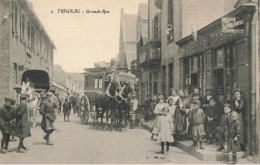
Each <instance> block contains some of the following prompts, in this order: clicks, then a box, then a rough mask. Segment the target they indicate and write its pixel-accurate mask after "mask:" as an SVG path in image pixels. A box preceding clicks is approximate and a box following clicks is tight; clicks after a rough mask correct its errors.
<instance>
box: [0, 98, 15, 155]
mask: <svg viewBox="0 0 260 165" xmlns="http://www.w3.org/2000/svg"><path fill="white" fill-rule="evenodd" d="M12 101H13V99H12V98H10V97H6V98H5V104H4V105H3V106H1V107H0V130H1V132H2V140H1V151H0V152H1V154H5V153H6V152H7V151H8V144H9V141H10V136H11V134H12V133H13V127H12V124H11V121H12V120H13V119H14V118H15V114H14V110H13V107H12V106H11V104H12Z"/></svg>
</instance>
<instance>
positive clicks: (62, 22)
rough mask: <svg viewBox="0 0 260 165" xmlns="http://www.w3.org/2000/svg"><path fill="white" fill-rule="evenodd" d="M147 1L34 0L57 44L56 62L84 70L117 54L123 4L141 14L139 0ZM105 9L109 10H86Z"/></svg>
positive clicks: (66, 66)
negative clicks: (75, 10) (62, 11)
mask: <svg viewBox="0 0 260 165" xmlns="http://www.w3.org/2000/svg"><path fill="white" fill-rule="evenodd" d="M147 1H148V0H30V2H32V5H33V9H34V11H35V12H36V14H37V16H38V17H39V19H40V21H41V23H42V24H43V26H44V28H45V29H46V31H47V33H48V34H49V36H50V38H51V39H52V40H53V41H54V44H55V46H56V51H55V54H54V64H59V65H61V66H62V68H63V69H64V70H65V71H66V72H83V69H84V68H89V67H94V62H99V61H106V62H109V61H110V59H111V58H114V57H116V56H117V53H118V51H119V32H120V31H119V30H120V10H121V8H124V13H126V14H137V12H138V4H139V3H146V4H147ZM59 9H80V10H81V13H79V14H78V13H65V14H62V13H61V12H60V13H58V10H59ZM103 9H104V10H106V11H109V13H107V14H104V13H99V14H97V13H92V14H87V13H82V11H86V10H102V11H103ZM52 11H53V12H54V13H52ZM59 11H61V10H59Z"/></svg>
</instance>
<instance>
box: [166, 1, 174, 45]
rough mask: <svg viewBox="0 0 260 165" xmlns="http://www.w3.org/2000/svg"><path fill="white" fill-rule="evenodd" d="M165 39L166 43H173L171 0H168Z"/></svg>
mask: <svg viewBox="0 0 260 165" xmlns="http://www.w3.org/2000/svg"><path fill="white" fill-rule="evenodd" d="M167 39H168V43H171V42H173V41H174V25H173V0H168V22H167Z"/></svg>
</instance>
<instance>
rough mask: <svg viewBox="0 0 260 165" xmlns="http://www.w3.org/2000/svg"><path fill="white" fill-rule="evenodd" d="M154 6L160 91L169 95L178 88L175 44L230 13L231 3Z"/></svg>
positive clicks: (176, 1) (186, 1) (186, 0)
mask: <svg viewBox="0 0 260 165" xmlns="http://www.w3.org/2000/svg"><path fill="white" fill-rule="evenodd" d="M231 1H232V2H231ZM155 4H156V6H157V8H159V9H161V34H160V35H161V50H162V53H161V74H162V75H161V80H162V84H161V90H162V93H163V94H165V95H166V96H168V95H169V92H170V91H169V89H171V88H176V89H180V87H181V86H180V79H179V74H180V66H179V47H178V45H176V43H175V42H176V41H178V40H180V39H181V38H183V37H184V36H187V35H188V34H191V33H192V32H193V31H196V29H199V28H201V27H203V26H205V25H207V24H208V23H210V22H212V21H214V20H216V19H217V18H219V17H221V16H223V15H224V13H225V12H228V11H230V10H232V9H233V7H229V6H230V5H231V6H232V4H234V0H211V1H202V0H156V1H155ZM188 81H191V80H188Z"/></svg>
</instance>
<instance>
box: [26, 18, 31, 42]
mask: <svg viewBox="0 0 260 165" xmlns="http://www.w3.org/2000/svg"><path fill="white" fill-rule="evenodd" d="M27 46H28V47H31V23H30V22H29V21H28V22H27Z"/></svg>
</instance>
